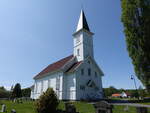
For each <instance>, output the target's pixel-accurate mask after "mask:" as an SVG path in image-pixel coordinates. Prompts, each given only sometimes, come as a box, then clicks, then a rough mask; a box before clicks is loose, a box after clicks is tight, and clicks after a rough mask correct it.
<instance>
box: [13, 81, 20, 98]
mask: <svg viewBox="0 0 150 113" xmlns="http://www.w3.org/2000/svg"><path fill="white" fill-rule="evenodd" d="M19 97H22V92H21V85H20V84H19V83H17V84H16V85H15V87H14V88H13V91H12V98H19Z"/></svg>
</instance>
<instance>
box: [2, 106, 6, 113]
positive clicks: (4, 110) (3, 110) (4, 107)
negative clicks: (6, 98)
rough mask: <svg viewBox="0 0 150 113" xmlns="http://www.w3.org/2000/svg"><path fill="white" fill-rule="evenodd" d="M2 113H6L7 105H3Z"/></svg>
mask: <svg viewBox="0 0 150 113" xmlns="http://www.w3.org/2000/svg"><path fill="white" fill-rule="evenodd" d="M1 112H2V113H3V112H6V105H5V104H2V109H1Z"/></svg>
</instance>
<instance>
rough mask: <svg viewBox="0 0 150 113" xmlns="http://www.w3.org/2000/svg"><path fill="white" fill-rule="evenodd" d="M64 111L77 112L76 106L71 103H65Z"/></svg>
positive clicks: (67, 112)
mask: <svg viewBox="0 0 150 113" xmlns="http://www.w3.org/2000/svg"><path fill="white" fill-rule="evenodd" d="M65 109H66V113H78V112H76V108H75V106H74V105H73V104H70V103H65Z"/></svg>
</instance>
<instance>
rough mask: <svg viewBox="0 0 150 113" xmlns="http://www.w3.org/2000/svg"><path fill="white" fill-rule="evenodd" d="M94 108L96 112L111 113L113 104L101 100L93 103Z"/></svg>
mask: <svg viewBox="0 0 150 113" xmlns="http://www.w3.org/2000/svg"><path fill="white" fill-rule="evenodd" d="M94 108H95V109H96V113H112V108H113V106H112V105H110V104H109V103H108V102H106V101H101V102H98V103H96V104H94Z"/></svg>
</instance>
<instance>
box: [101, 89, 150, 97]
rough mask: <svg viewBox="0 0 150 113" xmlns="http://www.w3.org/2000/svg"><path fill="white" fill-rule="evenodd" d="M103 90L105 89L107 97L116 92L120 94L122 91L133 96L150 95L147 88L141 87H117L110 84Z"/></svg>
mask: <svg viewBox="0 0 150 113" xmlns="http://www.w3.org/2000/svg"><path fill="white" fill-rule="evenodd" d="M103 90H104V94H105V97H110V96H112V94H115V93H119V94H120V93H122V92H125V93H128V94H130V96H131V97H138V96H140V97H149V95H148V94H147V92H146V90H145V89H142V88H141V87H140V88H139V89H138V90H136V89H116V88H115V87H113V86H110V87H109V88H103Z"/></svg>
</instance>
